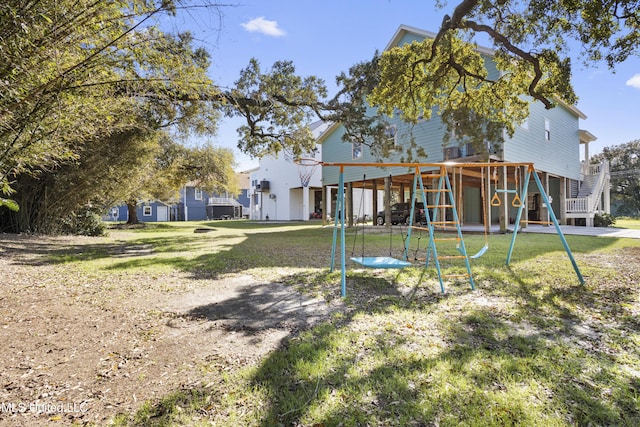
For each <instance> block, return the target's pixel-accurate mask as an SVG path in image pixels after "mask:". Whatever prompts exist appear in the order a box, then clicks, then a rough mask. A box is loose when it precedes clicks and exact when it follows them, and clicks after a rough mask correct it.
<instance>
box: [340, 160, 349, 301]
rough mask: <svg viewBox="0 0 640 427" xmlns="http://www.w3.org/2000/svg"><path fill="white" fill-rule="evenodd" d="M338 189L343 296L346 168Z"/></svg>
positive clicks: (341, 171)
mask: <svg viewBox="0 0 640 427" xmlns="http://www.w3.org/2000/svg"><path fill="white" fill-rule="evenodd" d="M339 187H340V188H339V189H338V200H339V201H340V208H341V210H340V271H341V273H340V283H341V294H342V297H343V298H344V297H346V296H347V265H346V254H345V247H344V217H345V216H346V212H345V209H344V170H342V169H341V170H340V185H339Z"/></svg>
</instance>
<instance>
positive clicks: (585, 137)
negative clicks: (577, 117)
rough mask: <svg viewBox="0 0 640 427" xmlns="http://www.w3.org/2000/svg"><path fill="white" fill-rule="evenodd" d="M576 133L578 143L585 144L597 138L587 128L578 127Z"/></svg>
mask: <svg viewBox="0 0 640 427" xmlns="http://www.w3.org/2000/svg"><path fill="white" fill-rule="evenodd" d="M578 134H579V135H580V144H586V143H588V142H593V141H595V140H596V139H598V138H597V137H596V136H595V135H593V134H592V133H591V132H589V131H588V130H584V129H580V130H578Z"/></svg>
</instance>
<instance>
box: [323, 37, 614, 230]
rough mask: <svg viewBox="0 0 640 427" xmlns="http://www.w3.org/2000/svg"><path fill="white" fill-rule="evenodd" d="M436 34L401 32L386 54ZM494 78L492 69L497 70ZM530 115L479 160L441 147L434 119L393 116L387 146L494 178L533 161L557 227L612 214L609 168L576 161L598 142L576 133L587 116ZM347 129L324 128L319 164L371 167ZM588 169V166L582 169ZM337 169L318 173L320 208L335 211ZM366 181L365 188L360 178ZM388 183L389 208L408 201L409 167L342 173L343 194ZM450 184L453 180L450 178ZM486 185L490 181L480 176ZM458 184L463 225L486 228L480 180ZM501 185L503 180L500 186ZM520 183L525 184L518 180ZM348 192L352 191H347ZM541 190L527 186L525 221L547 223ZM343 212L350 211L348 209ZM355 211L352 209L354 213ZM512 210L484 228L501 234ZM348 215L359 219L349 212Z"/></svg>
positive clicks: (492, 211) (565, 111)
mask: <svg viewBox="0 0 640 427" xmlns="http://www.w3.org/2000/svg"><path fill="white" fill-rule="evenodd" d="M434 36H435V34H434V33H431V32H428V31H424V30H421V29H417V28H413V27H409V26H404V25H402V26H400V27H399V29H398V30H397V31H396V33H395V34H394V36H393V38H392V39H391V41H390V42H389V44H388V45H387V47H386V49H390V48H392V47H395V46H401V45H403V44H405V43H410V42H412V41H414V40H423V39H424V38H429V37H430V38H433V37H434ZM479 52H480V53H481V54H482V55H483V56H485V58H486V60H487V63H488V64H490V65H492V64H493V62H492V60H491V58H492V57H493V52H492V51H491V50H490V49H486V48H479ZM494 72H495V73H497V70H495V69H494ZM530 109H531V110H530V115H529V118H528V120H527V121H526V122H525V123H523V124H522V125H521V126H520V127H519V128H518V129H517V131H516V132H515V134H514V135H513V137H512V138H510V139H508V140H506V141H505V143H504V145H503V146H502V147H497V148H496V147H487V149H486V150H485V151H484V152H482V153H477V152H475V150H473V149H472V147H470V146H462V147H461V146H459V145H458V144H457V143H456V142H455V141H452V142H451V143H450V144H449V145H447V146H443V141H444V136H445V126H444V125H443V124H442V122H441V121H440V119H439V118H438V117H437V115H434V116H433V117H432V118H431V119H429V120H421V121H419V122H418V123H417V124H411V125H410V124H407V123H404V122H402V121H401V120H400V119H399V118H398V117H394V118H391V120H390V126H389V128H388V130H389V132H388V134H389V138H390V143H392V144H394V145H403V144H405V143H406V141H408V139H409V138H413V139H414V141H416V142H417V143H418V144H419V145H420V146H421V147H422V148H424V150H425V152H426V153H427V155H428V158H424V159H418V160H417V161H418V162H424V163H427V162H428V163H440V162H445V161H446V162H489V163H495V164H496V167H495V168H493V170H492V169H491V168H487V171H486V174H487V175H489V174H491V173H492V172H493V173H494V175H495V174H496V172H498V171H500V168H499V167H498V165H499V164H500V163H501V162H532V163H534V165H535V169H536V171H537V172H538V175H539V176H540V177H541V180H542V182H543V185H544V191H545V193H547V194H548V195H549V196H550V199H551V200H552V208H553V211H554V212H555V214H556V216H557V217H558V218H559V219H560V221H561V222H562V223H565V224H566V223H568V222H574V223H575V222H580V221H582V222H583V223H584V224H585V225H593V217H594V214H595V213H596V212H598V211H606V212H607V213H608V212H609V196H608V193H609V185H608V168H607V165H599V166H598V167H593V166H592V167H589V166H588V161H587V162H581V161H580V150H581V146H582V147H583V148H584V155H585V158H586V159H587V160H588V158H589V157H588V156H589V154H588V152H589V148H588V147H589V142H591V141H593V140H595V137H594V136H593V135H591V134H590V133H589V132H588V131H586V130H583V129H580V120H584V119H585V118H586V116H585V115H584V114H583V113H582V112H581V111H580V110H578V109H577V108H576V107H574V106H572V105H568V104H566V103H563V102H561V101H558V105H557V106H556V107H555V108H553V109H551V110H546V109H545V108H544V106H543V105H542V104H541V103H540V102H532V103H531V104H530ZM343 134H344V128H343V126H342V125H340V124H339V123H336V124H334V125H332V126H331V127H329V128H328V129H327V130H326V131H325V132H324V133H323V134H322V135H321V136H320V139H319V143H321V144H322V159H323V161H324V162H335V163H341V162H342V163H345V162H351V163H358V162H361V163H363V164H364V163H375V162H376V161H378V159H376V158H374V157H373V156H372V155H371V153H370V152H369V150H368V149H367V147H365V146H361V145H360V144H350V143H346V142H344V141H343V140H342V136H343ZM384 161H385V162H387V163H395V162H400V155H399V154H397V153H396V154H391V155H390V157H389V158H387V159H384ZM585 165H586V166H585ZM338 175H339V170H338V168H336V167H325V168H323V173H322V183H323V186H324V194H325V195H326V197H325V198H324V200H325V201H326V202H325V204H326V206H325V209H326V211H327V212H333V208H334V206H335V199H336V197H335V194H336V193H335V192H336V185H337V183H338ZM364 176H366V180H364V181H363V177H364ZM385 179H390V180H391V181H392V182H391V185H390V187H387V188H390V190H387V192H388V193H389V194H386V197H388V198H391V199H392V202H404V201H407V200H409V197H410V195H409V191H410V188H411V182H412V179H413V177H412V175H411V174H409V173H408V171H407V168H403V167H393V168H385V169H382V168H371V167H369V168H365V167H363V168H358V167H350V168H348V169H347V170H345V173H344V180H345V183H347V189H349V188H353V187H361V188H362V187H365V188H368V189H371V190H370V191H374V192H380V191H383V189H384V188H385ZM451 179H453V176H452V177H451ZM485 179H489V177H488V176H485ZM456 180H457V182H458V185H457V186H456V188H457V190H456V191H457V194H456V198H457V199H458V200H460V201H461V202H462V204H463V205H464V207H465V209H464V210H462V217H461V218H460V220H461V222H462V223H463V224H464V223H467V224H479V223H483V222H484V217H486V216H487V215H483V206H486V202H485V203H483V202H482V191H481V190H482V189H481V187H480V181H479V176H478V173H477V172H476V173H475V176H471V175H470V174H468V175H465V173H464V171H462V172H461V175H460V176H458V177H457V178H456ZM505 182H506V181H505ZM520 182H522V181H520ZM347 191H349V190H347ZM537 192H539V190H538V189H537V187H536V186H535V185H533V183H530V187H529V191H528V197H527V200H526V201H524V203H526V204H527V206H526V212H527V215H528V218H529V219H530V220H533V219H544V217H545V215H546V212H545V207H544V205H543V203H541V200H540V198H539V194H537ZM371 200H372V202H373V203H374V206H373V207H372V208H371V210H373V211H374V212H375V211H376V210H378V208H379V207H378V204H377V201H378V200H379V199H378V197H372V198H371ZM347 208H348V206H347ZM354 211H355V209H354ZM516 211H517V208H516V207H513V206H512V207H510V208H509V207H508V208H507V209H505V208H504V207H497V206H495V207H490V208H489V209H488V212H487V213H488V221H489V223H490V224H491V223H500V226H501V230H502V231H505V230H506V228H507V226H508V223H509V220H512V219H513V217H515V214H516ZM353 214H357V211H356V212H353Z"/></svg>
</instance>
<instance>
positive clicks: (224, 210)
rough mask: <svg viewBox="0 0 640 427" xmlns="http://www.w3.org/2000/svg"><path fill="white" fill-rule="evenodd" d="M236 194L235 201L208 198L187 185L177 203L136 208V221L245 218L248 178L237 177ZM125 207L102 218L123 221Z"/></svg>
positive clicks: (224, 196) (145, 204) (225, 197)
mask: <svg viewBox="0 0 640 427" xmlns="http://www.w3.org/2000/svg"><path fill="white" fill-rule="evenodd" d="M238 175H239V176H238V178H239V180H240V187H241V190H240V194H239V195H238V197H237V198H234V197H231V196H230V195H228V194H209V193H207V192H205V191H203V190H202V189H200V188H198V187H197V186H196V185H195V183H187V184H186V185H185V186H184V187H182V188H181V189H180V197H179V201H178V202H177V203H164V202H161V201H142V202H140V203H139V204H138V207H137V213H138V220H139V221H142V222H163V221H202V220H208V219H241V218H248V212H249V196H248V193H249V188H248V184H249V175H248V173H240V174H238ZM128 215H129V214H128V211H127V206H116V207H113V208H111V209H110V210H109V213H108V214H107V215H106V216H105V217H104V218H103V219H104V220H106V221H127V220H128Z"/></svg>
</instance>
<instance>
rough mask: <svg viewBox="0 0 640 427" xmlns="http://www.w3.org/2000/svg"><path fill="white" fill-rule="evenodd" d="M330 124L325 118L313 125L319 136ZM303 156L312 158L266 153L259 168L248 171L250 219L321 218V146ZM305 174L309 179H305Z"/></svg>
mask: <svg viewBox="0 0 640 427" xmlns="http://www.w3.org/2000/svg"><path fill="white" fill-rule="evenodd" d="M328 127H329V124H328V123H325V122H322V121H317V122H314V123H312V124H311V125H310V128H311V132H312V133H313V135H314V136H315V137H316V138H319V137H320V136H321V135H322V134H323V132H324V131H325V130H326V129H327V128H328ZM302 157H303V158H305V159H307V160H311V161H309V162H307V163H308V164H307V165H301V164H298V163H296V162H295V161H294V159H293V158H292V157H291V156H290V155H288V154H287V153H283V152H281V153H280V154H279V155H277V156H275V155H270V156H266V157H264V158H262V159H261V160H260V165H259V166H258V167H257V168H256V169H253V170H252V171H250V172H249V174H250V190H249V198H250V214H249V218H250V219H252V220H265V221H266V220H271V221H273V220H278V221H307V220H309V219H310V218H321V216H322V215H323V209H322V187H323V185H322V180H321V178H322V172H321V169H322V168H321V167H320V166H319V164H316V163H315V162H320V161H321V160H322V152H321V146H317V149H316V150H314V151H313V152H311V153H306V154H305V155H303V156H302ZM305 175H307V176H306V178H307V179H308V182H303V181H304V179H303V178H304V177H305ZM305 183H306V185H304V184H305Z"/></svg>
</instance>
